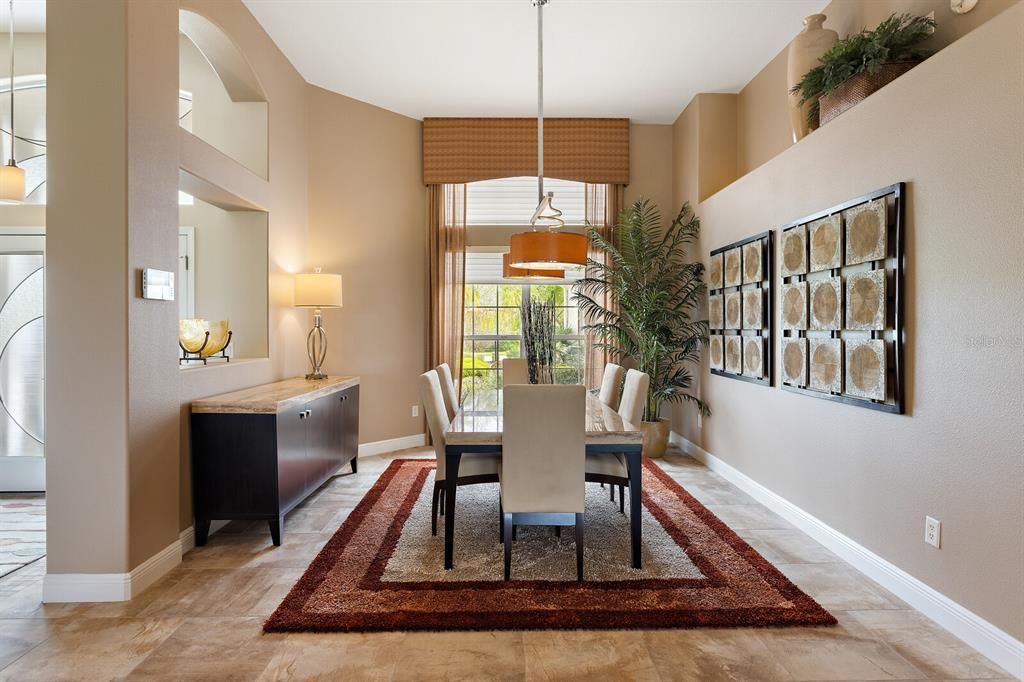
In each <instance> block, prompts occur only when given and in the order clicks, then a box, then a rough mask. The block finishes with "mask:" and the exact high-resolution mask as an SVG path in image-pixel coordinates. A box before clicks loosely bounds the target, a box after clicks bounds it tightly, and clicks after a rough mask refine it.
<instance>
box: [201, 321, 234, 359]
mask: <svg viewBox="0 0 1024 682" xmlns="http://www.w3.org/2000/svg"><path fill="white" fill-rule="evenodd" d="M207 326H208V328H209V330H210V342H209V343H208V344H206V348H204V349H203V351H202V354H203V357H210V356H211V355H216V354H217V353H219V352H221V351H222V350H224V348H225V346H227V345H228V341H229V339H230V337H229V335H228V331H229V330H230V329H231V323H230V321H228V320H217V321H216V322H209V323H207Z"/></svg>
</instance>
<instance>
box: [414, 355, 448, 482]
mask: <svg viewBox="0 0 1024 682" xmlns="http://www.w3.org/2000/svg"><path fill="white" fill-rule="evenodd" d="M420 400H421V401H423V414H424V416H426V418H427V426H428V427H429V428H430V440H431V441H432V442H433V443H434V455H435V456H436V457H437V471H436V475H435V480H438V481H443V480H444V446H445V442H446V434H447V433H448V426H449V424H451V422H450V421H449V419H448V413H447V411H445V409H444V398H443V397H442V392H441V381H440V379H439V378H438V376H437V370H433V369H432V370H429V371H427V372H424V373H423V374H421V375H420Z"/></svg>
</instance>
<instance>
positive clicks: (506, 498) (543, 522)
mask: <svg viewBox="0 0 1024 682" xmlns="http://www.w3.org/2000/svg"><path fill="white" fill-rule="evenodd" d="M504 401H505V402H504V404H505V406H504V409H503V412H504V422H505V424H504V429H503V430H502V437H501V441H502V442H501V449H502V456H501V511H502V538H503V539H504V541H505V580H509V579H510V578H511V573H512V529H513V527H514V526H517V525H540V526H571V525H575V526H576V579H577V580H583V512H584V501H585V498H586V490H585V487H584V486H585V483H584V481H583V476H584V462H585V458H586V435H585V431H586V419H587V416H586V415H587V391H586V389H585V388H584V387H583V386H580V385H562V386H553V385H545V386H531V385H525V386H524V385H514V384H513V385H506V386H505V388H504Z"/></svg>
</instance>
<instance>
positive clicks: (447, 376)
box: [435, 362, 459, 423]
mask: <svg viewBox="0 0 1024 682" xmlns="http://www.w3.org/2000/svg"><path fill="white" fill-rule="evenodd" d="M435 369H436V370H437V378H438V380H439V381H440V382H441V397H442V398H444V409H445V411H446V412H447V413H448V422H449V423H451V421H452V420H453V419H455V414H456V413H457V412H458V411H459V392H458V391H456V390H455V382H454V381H453V380H452V368H451V367H449V366H448V363H447V362H442V363H441V364H440V365H438V366H437V367H436V368H435Z"/></svg>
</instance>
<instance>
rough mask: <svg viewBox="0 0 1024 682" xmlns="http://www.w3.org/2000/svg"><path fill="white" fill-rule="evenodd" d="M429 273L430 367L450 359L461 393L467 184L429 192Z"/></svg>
mask: <svg viewBox="0 0 1024 682" xmlns="http://www.w3.org/2000/svg"><path fill="white" fill-rule="evenodd" d="M428 195H429V198H428V206H429V216H428V224H427V272H428V278H429V282H428V299H429V303H428V308H429V315H430V317H429V319H430V335H429V338H428V343H427V355H428V358H427V359H428V362H429V363H430V367H436V366H437V365H440V364H441V363H442V362H447V363H448V365H449V366H450V367H451V369H452V377H453V378H454V379H455V381H456V382H457V383H456V386H457V388H458V390H459V394H460V396H461V394H462V322H463V319H462V318H463V296H464V288H465V280H466V186H465V185H464V184H434V185H430V187H429V191H428Z"/></svg>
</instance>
